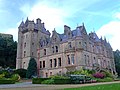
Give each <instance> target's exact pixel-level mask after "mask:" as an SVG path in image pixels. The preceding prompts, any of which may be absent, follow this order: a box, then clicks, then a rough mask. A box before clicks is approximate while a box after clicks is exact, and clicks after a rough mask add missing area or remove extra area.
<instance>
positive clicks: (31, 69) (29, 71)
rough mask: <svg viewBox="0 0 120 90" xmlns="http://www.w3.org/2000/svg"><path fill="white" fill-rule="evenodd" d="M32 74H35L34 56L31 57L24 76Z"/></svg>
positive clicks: (31, 75)
mask: <svg viewBox="0 0 120 90" xmlns="http://www.w3.org/2000/svg"><path fill="white" fill-rule="evenodd" d="M33 76H37V63H36V60H35V59H34V58H31V59H30V61H29V64H28V68H27V72H26V78H32V77H33Z"/></svg>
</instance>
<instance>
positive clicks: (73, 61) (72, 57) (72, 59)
mask: <svg viewBox="0 0 120 90" xmlns="http://www.w3.org/2000/svg"><path fill="white" fill-rule="evenodd" d="M74 56H75V55H74V54H71V61H72V65H73V64H74V63H75V60H74Z"/></svg>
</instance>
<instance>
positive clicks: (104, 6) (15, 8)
mask: <svg viewBox="0 0 120 90" xmlns="http://www.w3.org/2000/svg"><path fill="white" fill-rule="evenodd" d="M27 17H28V19H29V20H34V21H36V19H37V18H40V19H41V20H42V22H44V23H45V27H46V29H47V30H49V31H50V32H52V31H53V30H54V28H55V29H56V31H57V32H58V33H63V31H64V29H63V28H64V25H68V26H70V27H71V29H75V28H76V27H77V26H79V25H82V23H84V25H85V27H86V30H87V32H88V33H90V32H91V31H92V32H93V31H94V32H96V33H97V35H98V36H99V38H100V37H101V36H102V37H103V38H104V37H106V39H107V41H108V42H109V43H110V44H111V46H112V48H113V50H116V49H119V50H120V41H119V39H120V35H119V34H120V0H0V33H7V34H12V35H13V37H14V40H15V41H17V39H18V26H19V25H20V23H21V21H24V22H25V20H26V19H27Z"/></svg>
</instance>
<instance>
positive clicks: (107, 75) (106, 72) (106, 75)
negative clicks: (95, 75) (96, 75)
mask: <svg viewBox="0 0 120 90" xmlns="http://www.w3.org/2000/svg"><path fill="white" fill-rule="evenodd" d="M102 73H103V74H104V75H105V77H110V78H113V75H112V74H111V73H110V72H109V71H102Z"/></svg>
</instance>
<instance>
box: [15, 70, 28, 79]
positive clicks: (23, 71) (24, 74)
mask: <svg viewBox="0 0 120 90" xmlns="http://www.w3.org/2000/svg"><path fill="white" fill-rule="evenodd" d="M26 72H27V70H26V69H17V70H15V71H14V73H15V74H19V75H20V77H21V78H26Z"/></svg>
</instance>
